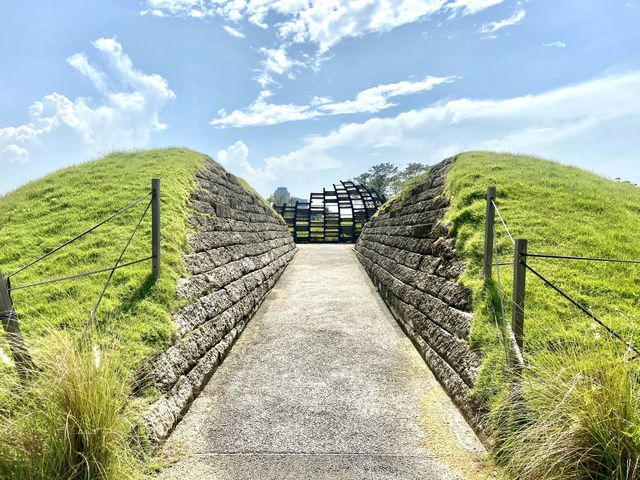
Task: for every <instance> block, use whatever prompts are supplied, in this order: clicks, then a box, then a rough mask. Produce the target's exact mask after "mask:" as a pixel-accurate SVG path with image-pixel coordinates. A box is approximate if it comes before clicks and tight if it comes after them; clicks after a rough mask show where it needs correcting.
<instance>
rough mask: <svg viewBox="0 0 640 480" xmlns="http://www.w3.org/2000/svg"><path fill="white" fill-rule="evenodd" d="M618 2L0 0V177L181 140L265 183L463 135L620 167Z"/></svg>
mask: <svg viewBox="0 0 640 480" xmlns="http://www.w3.org/2000/svg"><path fill="white" fill-rule="evenodd" d="M638 25H640V1H638V0H562V1H557V0H528V1H525V0H355V1H340V0H323V1H316V0H273V1H270V0H138V1H136V0H103V1H100V2H96V1H92V2H88V1H86V0H84V1H81V0H77V1H74V0H60V1H56V2H50V1H45V0H39V1H34V0H22V1H20V2H10V1H6V0H3V1H2V2H0V194H2V193H6V192H8V191H11V190H13V189H15V188H16V187H18V186H19V185H21V184H22V183H24V182H26V181H28V180H31V179H34V178H38V177H41V176H43V175H44V174H46V173H49V172H51V171H54V170H57V169H59V168H61V167H64V166H67V165H71V164H75V163H79V162H83V161H86V160H90V159H94V158H98V157H100V156H102V155H104V154H105V153H108V152H110V151H114V150H129V149H139V148H156V147H167V146H186V147H189V148H192V149H194V150H198V151H201V152H203V153H206V154H208V155H210V156H212V157H213V158H214V159H216V160H217V161H219V162H221V163H222V164H223V165H224V166H225V167H226V168H227V169H228V170H229V171H231V172H232V173H235V174H237V175H240V176H242V177H244V178H246V179H247V180H248V181H249V182H250V183H251V184H252V185H253V186H254V187H255V188H256V189H257V190H258V191H259V192H261V193H262V194H263V195H265V196H267V195H269V194H270V193H271V192H273V190H274V189H275V188H276V187H277V186H286V187H288V188H289V190H290V191H291V193H292V194H293V195H296V196H300V197H306V196H308V193H309V192H310V191H317V190H320V189H322V187H325V186H326V187H328V186H330V185H332V184H333V183H334V182H336V181H338V180H345V179H349V178H352V177H354V176H356V175H358V174H360V173H362V172H363V171H365V170H366V169H368V168H369V167H370V166H371V165H373V164H375V163H380V162H392V163H394V164H397V165H398V166H399V167H401V168H402V167H403V166H404V165H406V164H407V163H409V162H422V163H428V164H431V163H435V162H437V161H439V160H441V159H443V158H445V157H447V156H450V155H453V154H456V153H459V152H462V151H467V150H478V149H483V150H484V149H490V150H499V151H508V152H517V153H527V154H534V155H538V156H542V157H546V158H551V159H554V160H557V161H560V162H563V163H566V164H571V165H577V166H580V167H582V168H585V169H588V170H591V171H594V172H597V173H599V174H601V175H605V176H608V177H611V178H616V177H621V178H623V179H626V180H630V181H633V182H640V133H639V132H640V49H639V48H638V47H640V28H638Z"/></svg>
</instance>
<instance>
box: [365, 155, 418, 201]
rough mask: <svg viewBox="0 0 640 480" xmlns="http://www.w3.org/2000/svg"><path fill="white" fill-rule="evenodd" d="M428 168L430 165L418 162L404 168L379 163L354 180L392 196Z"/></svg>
mask: <svg viewBox="0 0 640 480" xmlns="http://www.w3.org/2000/svg"><path fill="white" fill-rule="evenodd" d="M427 170H429V166H428V165H425V164H423V163H417V162H411V163H408V164H407V166H406V167H405V168H404V170H398V167H396V166H395V165H394V164H393V163H378V164H377V165H373V166H372V167H371V168H369V170H367V171H366V172H364V173H362V174H361V175H358V176H357V177H356V178H354V179H353V180H354V182H356V183H359V184H361V185H364V186H365V187H369V188H374V189H375V190H376V191H377V192H378V193H381V194H383V195H386V196H390V195H393V194H395V193H397V192H399V191H400V190H401V189H402V187H403V185H404V184H405V183H406V182H407V181H408V180H411V179H412V178H415V177H417V176H418V175H420V174H422V173H424V172H426V171H427Z"/></svg>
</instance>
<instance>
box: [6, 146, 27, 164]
mask: <svg viewBox="0 0 640 480" xmlns="http://www.w3.org/2000/svg"><path fill="white" fill-rule="evenodd" d="M28 159H29V151H28V150H27V149H26V148H22V147H19V146H18V145H15V144H11V145H7V146H6V147H5V148H4V149H3V150H0V165H2V164H3V163H7V162H9V163H24V162H26V161H27V160H28Z"/></svg>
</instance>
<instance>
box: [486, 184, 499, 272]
mask: <svg viewBox="0 0 640 480" xmlns="http://www.w3.org/2000/svg"><path fill="white" fill-rule="evenodd" d="M495 198H496V187H493V186H491V187H489V188H488V189H487V211H486V215H485V225H484V278H485V280H488V279H490V278H491V270H492V267H493V229H494V223H495V218H496V209H495V207H494V206H493V201H494V200H495Z"/></svg>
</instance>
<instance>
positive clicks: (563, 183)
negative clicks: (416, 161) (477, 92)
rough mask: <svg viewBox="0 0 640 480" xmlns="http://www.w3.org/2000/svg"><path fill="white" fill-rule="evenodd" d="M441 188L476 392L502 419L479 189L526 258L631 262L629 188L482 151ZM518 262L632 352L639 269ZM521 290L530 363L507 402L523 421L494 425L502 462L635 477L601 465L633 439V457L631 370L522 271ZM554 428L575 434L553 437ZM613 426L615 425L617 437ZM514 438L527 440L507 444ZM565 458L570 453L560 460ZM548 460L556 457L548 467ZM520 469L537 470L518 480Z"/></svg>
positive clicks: (636, 434) (492, 288) (505, 381)
mask: <svg viewBox="0 0 640 480" xmlns="http://www.w3.org/2000/svg"><path fill="white" fill-rule="evenodd" d="M447 182H448V183H447V193H448V195H449V197H450V198H451V209H450V211H449V214H448V221H449V222H450V223H451V225H452V227H453V234H454V235H455V238H456V247H457V249H458V251H459V252H460V253H461V254H462V256H463V257H464V258H465V259H466V260H467V261H468V264H469V267H468V269H467V271H466V272H465V274H464V275H463V278H462V281H463V283H465V284H466V285H468V286H469V287H470V288H471V289H472V290H473V292H474V302H475V303H474V311H475V312H474V313H475V320H474V323H473V325H472V331H471V338H470V342H471V344H472V346H473V347H475V348H479V349H480V350H481V351H482V352H483V354H484V363H483V366H482V369H481V372H480V376H479V380H478V383H477V386H476V391H475V392H476V394H477V395H478V396H480V397H481V398H482V399H484V401H485V403H486V405H487V406H488V408H489V409H490V410H491V412H492V416H493V418H495V419H502V420H503V419H504V412H505V411H509V408H511V407H510V401H509V399H510V396H512V394H513V392H512V390H511V389H510V387H509V386H510V382H511V381H512V378H511V375H510V374H509V372H508V371H507V369H506V367H505V353H504V349H503V347H502V344H501V342H500V333H499V330H498V329H497V328H496V326H495V323H494V318H493V313H492V308H491V305H492V304H493V305H496V301H497V300H496V299H497V295H496V285H495V269H494V282H493V284H490V285H488V288H487V287H486V286H485V284H484V281H483V278H482V255H483V240H484V216H485V198H486V189H487V186H489V185H495V186H496V188H497V204H498V207H499V208H500V211H501V212H502V214H503V215H504V217H505V219H506V221H507V223H508V225H509V228H510V230H511V232H512V234H513V235H514V237H516V238H527V239H528V240H529V252H531V253H548V254H561V255H575V256H596V257H612V258H624V259H639V258H640V242H638V238H640V222H638V221H637V220H638V217H639V215H640V189H639V188H637V187H635V186H633V185H629V184H624V183H617V182H613V181H610V180H607V179H604V178H602V177H599V176H597V175H594V174H592V173H589V172H585V171H583V170H580V169H577V168H572V167H567V166H563V165H560V164H558V163H554V162H550V161H545V160H541V159H537V158H532V157H524V156H514V155H507V154H496V153H488V152H472V153H466V154H462V155H460V156H458V158H457V160H456V162H455V164H454V165H453V167H452V168H451V170H450V172H449V174H448V180H447ZM496 229H497V230H496V231H497V234H498V249H499V251H500V254H501V260H502V261H507V262H510V261H512V258H513V247H512V245H511V242H510V240H509V239H508V237H507V235H506V234H505V232H504V229H503V228H502V226H501V224H500V223H499V220H498V219H496ZM529 264H530V265H532V266H533V267H534V268H535V269H537V270H538V271H540V272H541V273H542V274H543V275H545V276H546V277H547V278H548V279H550V280H551V281H552V282H554V283H556V284H557V285H558V286H559V287H561V288H562V289H564V290H566V292H567V293H569V294H570V295H571V296H573V297H574V298H575V299H577V300H578V301H579V302H580V303H582V304H583V305H585V306H587V307H588V308H589V309H590V310H591V311H592V312H593V313H594V314H596V315H597V316H598V317H599V318H600V319H602V320H603V321H604V322H605V323H606V324H607V325H609V326H611V327H612V328H614V329H616V330H617V331H619V332H620V333H621V334H622V336H623V337H624V338H626V339H628V340H629V341H633V342H636V343H640V323H639V322H638V313H637V312H638V310H639V307H640V296H639V295H638V293H637V292H638V286H639V285H640V265H629V264H626V265H625V264H610V263H589V262H575V261H574V262H571V261H559V260H542V259H533V258H530V259H529ZM501 274H502V288H503V289H504V292H505V298H506V299H507V302H506V305H505V306H506V317H507V319H508V320H510V318H511V308H510V305H509V304H510V298H511V281H512V274H513V273H512V269H511V267H502V268H501ZM526 293H527V298H526V308H525V310H526V314H525V348H524V354H525V357H526V359H527V361H528V363H529V366H528V367H527V368H526V369H525V371H524V373H523V378H524V381H523V383H522V389H523V390H522V393H521V397H519V398H518V399H517V400H518V401H517V402H516V405H517V409H518V414H517V415H516V416H519V417H522V418H524V419H525V420H522V418H521V419H520V421H513V419H511V421H510V423H508V425H510V426H509V427H505V423H504V421H502V420H501V421H496V424H495V426H496V427H499V428H498V431H499V432H500V434H499V435H498V437H497V443H496V444H497V445H500V446H502V447H501V449H500V448H499V449H498V451H499V452H501V453H500V455H499V456H500V457H501V458H502V461H503V463H505V464H506V465H507V466H508V468H509V470H510V471H511V472H512V473H518V475H522V478H531V479H533V478H576V479H577V478H580V479H582V478H585V479H586V478H616V479H618V478H619V479H622V478H626V477H625V475H629V474H630V472H631V473H632V474H633V475H638V474H639V473H640V472H638V471H637V470H629V469H626V470H625V468H623V467H620V468H619V469H618V470H615V468H614V467H611V465H613V464H615V461H610V460H611V457H612V456H613V457H615V451H616V450H620V448H619V447H616V445H618V446H619V444H620V442H619V440H620V438H623V437H624V438H629V439H631V440H632V441H631V440H630V444H631V446H629V448H628V449H627V450H626V451H627V456H626V457H625V458H627V460H629V462H630V463H629V462H627V463H629V464H633V463H634V462H635V461H636V460H637V459H638V456H639V455H640V443H639V441H638V439H639V438H640V410H639V409H638V404H637V398H635V396H636V395H637V391H638V388H637V387H638V385H637V381H638V380H637V378H638V377H637V373H638V368H637V367H638V364H637V362H635V363H632V364H627V363H625V360H624V357H625V353H626V352H625V349H626V347H625V346H624V345H623V344H621V343H620V342H617V341H615V340H612V339H611V338H609V336H608V334H607V333H606V332H605V331H604V330H603V329H602V328H601V327H600V326H598V325H597V324H596V323H595V322H594V321H593V320H591V319H589V318H588V317H587V316H585V315H584V314H583V313H581V312H580V311H579V310H577V309H576V308H575V307H573V306H571V305H570V304H569V303H568V302H567V301H566V300H564V299H562V298H561V297H560V296H559V295H557V294H556V293H555V292H554V291H552V290H551V289H550V288H548V287H545V286H544V285H543V284H542V282H541V281H540V280H539V279H537V278H535V277H534V276H533V275H532V274H528V278H527V288H526ZM578 359H579V361H578ZM585 378H586V380H585ZM574 384H575V385H576V386H575V388H573V389H571V388H570V387H569V386H570V385H574ZM603 392H604V393H603ZM625 392H626V393H625ZM563 395H564V397H563ZM632 397H633V398H632ZM511 400H513V399H511ZM563 402H564V403H563ZM563 406H566V408H563ZM505 409H506V410H505ZM507 417H509V416H508V415H507ZM560 420H562V422H564V423H565V425H568V427H567V428H569V427H570V426H574V427H575V429H574V433H575V432H578V433H579V435H578V433H576V436H574V437H570V436H569V435H565V436H563V435H561V433H562V432H563V428H562V427H561V425H562V422H560ZM569 420H572V422H571V421H569ZM607 422H609V423H607ZM616 422H619V425H621V424H624V425H626V426H625V428H624V429H622V430H621V429H618V428H617V427H615V425H616ZM603 424H605V426H604V427H603ZM611 425H614V427H611ZM553 426H555V430H554V428H553ZM623 430H624V431H623ZM554 432H555V433H557V434H558V435H557V436H556V437H555V438H552V437H553V434H554ZM517 437H519V438H525V439H526V442H524V444H523V443H522V442H517V441H515V440H514V439H515V438H517ZM578 438H579V439H580V442H578ZM562 442H564V445H562V446H560V445H558V443H560V444H562ZM525 446H526V447H527V448H525ZM563 448H564V450H563ZM571 451H575V452H578V453H576V455H573V456H571V455H564V454H565V453H566V452H571ZM523 452H524V453H523ZM585 452H587V453H585ZM589 452H590V453H589ZM612 452H614V453H613V454H612ZM629 452H630V453H629ZM509 458H510V459H511V460H507V459H509ZM549 458H552V459H553V458H555V459H556V460H557V459H558V458H560V459H563V460H561V461H559V462H558V463H553V461H551V460H549ZM518 459H519V460H518ZM536 460H540V461H539V462H537V461H536ZM618 460H619V462H618V464H621V462H622V463H624V462H623V460H624V459H623V460H620V459H618ZM624 461H626V460H624ZM527 462H529V463H531V464H535V465H537V467H536V468H532V469H527V470H526V471H527V472H528V473H527V474H526V475H525V474H524V473H522V472H523V471H524V470H522V469H523V468H524V467H523V464H524V463H527ZM547 467H548V468H547ZM634 468H635V467H634ZM629 478H632V477H629ZM633 478H635V477H633Z"/></svg>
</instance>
